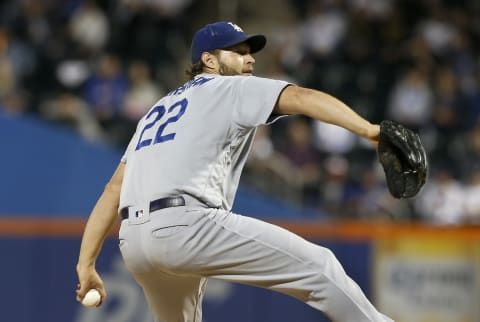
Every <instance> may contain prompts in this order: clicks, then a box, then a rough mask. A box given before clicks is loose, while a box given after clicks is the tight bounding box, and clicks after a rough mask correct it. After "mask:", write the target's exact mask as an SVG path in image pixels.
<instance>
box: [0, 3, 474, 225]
mask: <svg viewBox="0 0 480 322" xmlns="http://www.w3.org/2000/svg"><path fill="white" fill-rule="evenodd" d="M216 20H232V21H234V22H236V23H237V24H239V25H240V26H242V27H243V28H244V29H245V31H246V32H247V33H250V32H251V33H264V34H266V35H267V37H268V45H267V48H266V49H265V50H264V51H263V52H262V53H261V54H259V55H258V56H256V59H257V64H256V71H257V75H259V76H266V77H271V78H278V79H284V80H288V81H291V82H293V83H295V84H298V85H301V86H306V87H311V88H316V89H319V90H322V91H325V92H327V93H330V94H332V95H334V96H336V97H338V98H340V99H341V100H342V101H344V102H346V103H347V104H349V105H350V106H351V107H352V108H353V109H355V110H356V111H357V112H358V113H359V114H361V115H362V116H364V117H366V118H367V119H369V120H371V121H372V122H380V121H381V120H383V119H393V120H396V121H399V122H402V123H403V124H405V125H407V126H408V127H410V128H412V129H414V130H415V131H417V132H418V133H419V134H420V136H421V138H422V140H423V142H424V143H425V146H426V148H427V150H428V157H429V163H430V167H431V168H430V173H429V178H428V182H427V184H426V186H425V188H424V189H423V191H422V192H421V193H420V195H419V196H418V197H416V198H415V199H412V200H397V199H393V198H392V197H391V196H390V195H389V193H388V189H387V188H386V186H385V182H384V175H383V172H382V171H383V170H382V169H381V168H380V166H379V163H378V161H377V155H376V151H375V149H374V148H373V147H372V146H371V145H370V144H369V143H368V142H364V141H362V140H361V139H359V138H357V137H356V136H354V135H352V134H351V133H349V132H346V131H344V130H343V129H341V128H338V127H335V126H331V125H327V124H324V123H320V122H316V121H312V120H310V119H305V118H303V117H298V116H297V117H288V118H283V119H281V120H280V121H278V122H277V123H276V124H274V125H273V126H269V127H261V128H259V130H258V132H257V136H256V140H255V143H254V146H253V149H252V154H251V158H250V160H249V162H248V164H247V169H246V172H245V175H244V177H243V180H244V181H245V182H246V183H248V184H250V185H252V186H254V187H256V188H258V189H260V190H262V191H265V192H267V193H271V194H274V195H276V196H279V197H281V198H284V199H287V200H290V201H291V202H295V203H298V204H299V205H302V206H304V207H308V208H312V209H318V210H321V211H322V213H328V214H330V216H332V217H336V218H345V219H347V218H358V219H365V220H370V219H385V220H424V221H430V222H433V223H438V224H466V223H469V224H475V223H479V222H480V198H477V197H476V196H478V195H480V56H479V54H480V41H479V40H480V2H478V1H467V0H264V1H262V3H261V4H259V3H256V2H255V1H253V0H244V1H233V0H232V1H221V0H202V1H199V0H150V1H147V0H118V1H115V0H110V1H92V0H42V1H36V0H5V1H2V2H1V4H0V112H2V113H6V114H10V115H23V114H31V115H34V116H36V117H39V118H42V119H45V120H47V121H49V122H52V123H55V124H56V125H58V126H62V127H68V128H71V129H72V130H73V131H76V132H77V133H78V134H79V135H81V136H83V137H84V138H85V139H87V140H90V141H94V142H104V143H106V144H110V145H112V146H115V147H118V148H121V149H123V148H125V146H126V144H127V143H128V139H129V138H130V136H131V135H132V134H133V131H134V129H135V126H136V122H137V121H138V119H139V118H140V117H141V116H142V115H143V113H145V112H146V110H148V109H149V108H150V107H151V105H152V104H153V103H154V102H155V101H156V100H157V99H158V98H160V97H161V96H162V95H163V94H164V93H166V92H168V91H169V90H171V89H173V88H175V87H176V86H178V85H179V84H180V83H182V82H183V81H184V80H185V78H184V70H185V69H186V67H187V63H188V52H189V42H190V39H191V37H192V35H193V33H194V31H195V30H196V29H198V28H199V27H200V26H202V25H204V24H205V23H208V22H212V21H216Z"/></svg>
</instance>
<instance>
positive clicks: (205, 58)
mask: <svg viewBox="0 0 480 322" xmlns="http://www.w3.org/2000/svg"><path fill="white" fill-rule="evenodd" d="M201 60H202V62H203V64H204V65H205V66H206V67H207V68H210V69H215V67H216V66H217V63H218V61H217V57H216V56H215V55H214V54H212V53H209V52H204V53H202V57H201Z"/></svg>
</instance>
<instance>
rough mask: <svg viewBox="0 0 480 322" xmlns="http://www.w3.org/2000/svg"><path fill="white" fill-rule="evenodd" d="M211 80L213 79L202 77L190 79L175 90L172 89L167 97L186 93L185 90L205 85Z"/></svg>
mask: <svg viewBox="0 0 480 322" xmlns="http://www.w3.org/2000/svg"><path fill="white" fill-rule="evenodd" d="M212 79H213V77H204V76H199V77H196V78H195V79H192V80H190V81H188V82H186V83H185V84H183V85H182V86H180V87H178V88H177V89H174V90H173V91H171V92H170V93H168V94H167V96H171V95H180V94H182V93H183V92H184V91H186V90H187V89H189V88H191V87H194V86H199V85H202V84H205V83H206V82H208V81H210V80H212Z"/></svg>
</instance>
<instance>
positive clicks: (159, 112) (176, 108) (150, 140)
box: [135, 98, 188, 151]
mask: <svg viewBox="0 0 480 322" xmlns="http://www.w3.org/2000/svg"><path fill="white" fill-rule="evenodd" d="M187 105H188V101H187V99H186V98H184V99H182V100H181V101H178V102H176V103H174V104H173V105H172V106H170V107H169V108H168V109H167V108H166V107H165V106H164V105H157V106H155V107H154V108H152V110H151V111H150V113H148V115H147V117H146V118H145V120H146V121H148V120H150V119H151V121H150V122H148V123H147V124H146V125H145V126H144V127H143V130H142V132H141V133H140V137H139V138H138V143H137V147H136V148H135V151H138V150H140V149H141V148H143V147H146V146H149V145H151V144H157V143H162V142H165V141H170V140H173V139H175V135H176V133H175V132H170V133H164V132H165V129H166V127H167V126H168V125H169V124H170V123H175V122H177V121H178V120H179V119H180V118H181V117H182V115H183V114H184V113H185V110H186V109H187ZM165 114H166V115H165ZM169 115H171V116H170V117H169V118H167V119H166V120H165V121H163V122H162V123H161V124H160V126H159V127H158V128H157V131H156V132H154V133H153V131H149V129H151V128H152V127H153V126H154V125H155V124H156V123H157V122H158V121H161V120H162V118H163V119H164V116H169Z"/></svg>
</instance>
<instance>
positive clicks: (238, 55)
mask: <svg viewBox="0 0 480 322" xmlns="http://www.w3.org/2000/svg"><path fill="white" fill-rule="evenodd" d="M254 64H255V59H254V58H253V56H252V55H251V54H250V46H249V45H247V44H246V43H243V44H239V45H236V46H234V47H231V48H228V49H223V50H220V51H219V55H218V65H219V70H218V72H219V74H220V75H227V76H233V75H245V76H251V75H253V65H254Z"/></svg>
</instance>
